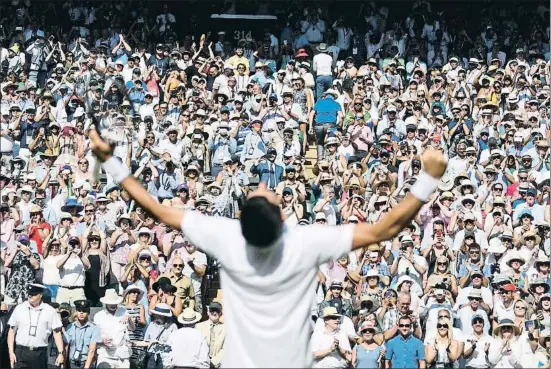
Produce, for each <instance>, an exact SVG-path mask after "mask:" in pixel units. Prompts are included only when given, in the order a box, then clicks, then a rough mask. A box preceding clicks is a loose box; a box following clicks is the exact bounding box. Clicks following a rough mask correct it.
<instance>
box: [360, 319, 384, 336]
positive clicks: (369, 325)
mask: <svg viewBox="0 0 551 369" xmlns="http://www.w3.org/2000/svg"><path fill="white" fill-rule="evenodd" d="M365 330H371V331H373V332H372V333H373V334H377V333H379V331H380V330H379V328H378V327H377V326H376V325H375V323H374V322H373V321H372V320H366V321H364V322H363V323H362V325H361V326H360V329H358V333H359V334H361V333H362V332H363V331H365Z"/></svg>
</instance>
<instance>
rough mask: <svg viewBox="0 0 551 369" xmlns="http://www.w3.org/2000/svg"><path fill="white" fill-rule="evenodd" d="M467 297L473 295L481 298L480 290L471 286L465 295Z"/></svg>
mask: <svg viewBox="0 0 551 369" xmlns="http://www.w3.org/2000/svg"><path fill="white" fill-rule="evenodd" d="M467 297H475V298H479V299H481V298H482V291H481V290H479V289H477V288H472V289H471V290H470V291H469V294H468V295H467Z"/></svg>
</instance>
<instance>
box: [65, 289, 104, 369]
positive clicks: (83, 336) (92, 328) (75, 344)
mask: <svg viewBox="0 0 551 369" xmlns="http://www.w3.org/2000/svg"><path fill="white" fill-rule="evenodd" d="M74 304H75V311H76V314H75V321H74V322H73V323H71V324H69V326H68V327H67V330H66V333H65V341H66V353H65V354H66V359H67V363H69V364H70V367H71V369H75V368H93V367H95V356H96V345H97V344H98V343H100V342H101V331H100V329H99V328H98V327H97V326H96V325H94V323H92V322H90V321H88V316H89V314H90V306H91V305H92V303H91V302H90V301H88V300H77V301H75V302H74Z"/></svg>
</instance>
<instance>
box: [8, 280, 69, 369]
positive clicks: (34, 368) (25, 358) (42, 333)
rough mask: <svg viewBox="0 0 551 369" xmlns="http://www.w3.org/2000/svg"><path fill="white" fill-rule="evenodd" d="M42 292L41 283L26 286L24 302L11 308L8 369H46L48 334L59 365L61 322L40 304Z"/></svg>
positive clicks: (44, 305)
mask: <svg viewBox="0 0 551 369" xmlns="http://www.w3.org/2000/svg"><path fill="white" fill-rule="evenodd" d="M45 290H46V287H45V286H43V285H41V284H38V283H30V284H29V285H28V286H27V292H28V296H29V297H28V299H27V301H25V302H23V303H21V304H19V305H17V306H16V307H15V309H14V311H13V314H12V315H11V317H10V319H9V321H8V325H9V326H10V330H9V332H8V351H9V355H10V364H11V367H12V368H31V369H42V368H46V366H47V364H48V356H47V351H48V339H49V337H50V335H51V334H53V335H54V340H55V344H56V346H57V351H58V352H59V354H58V356H57V358H56V360H55V364H56V365H57V366H59V365H61V364H63V361H64V357H63V337H62V334H61V328H62V324H61V319H60V318H59V315H58V314H57V312H56V311H55V309H54V308H53V307H51V306H50V305H48V304H45V303H43V302H42V298H43V296H44V291H45ZM4 354H5V353H4Z"/></svg>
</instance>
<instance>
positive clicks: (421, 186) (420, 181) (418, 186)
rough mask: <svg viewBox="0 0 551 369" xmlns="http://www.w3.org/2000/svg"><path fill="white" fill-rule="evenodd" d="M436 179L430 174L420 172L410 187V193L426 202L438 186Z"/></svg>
mask: <svg viewBox="0 0 551 369" xmlns="http://www.w3.org/2000/svg"><path fill="white" fill-rule="evenodd" d="M438 182H439V181H438V179H436V178H434V177H432V176H431V175H429V174H427V173H425V172H421V173H420V174H419V176H418V177H417V181H415V184H414V185H413V187H411V191H410V193H411V194H412V195H413V196H415V197H416V198H418V199H419V200H421V201H423V202H428V201H429V199H430V196H431V195H432V193H433V192H434V190H436V188H438Z"/></svg>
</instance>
